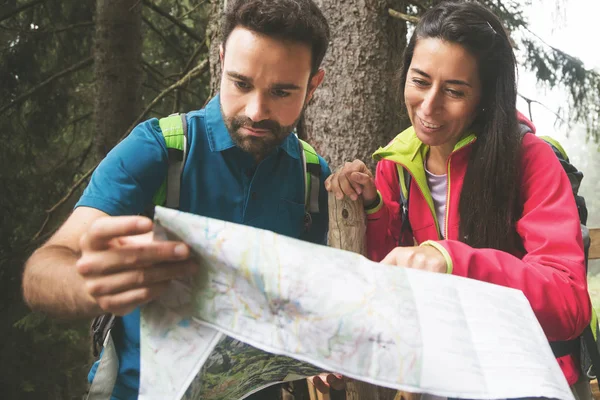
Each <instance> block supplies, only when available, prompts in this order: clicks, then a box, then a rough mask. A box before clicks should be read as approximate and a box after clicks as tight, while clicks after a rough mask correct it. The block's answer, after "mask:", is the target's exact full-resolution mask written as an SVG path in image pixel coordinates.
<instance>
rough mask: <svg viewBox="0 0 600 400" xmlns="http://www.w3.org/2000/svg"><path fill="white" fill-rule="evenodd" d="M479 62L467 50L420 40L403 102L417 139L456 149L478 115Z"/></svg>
mask: <svg viewBox="0 0 600 400" xmlns="http://www.w3.org/2000/svg"><path fill="white" fill-rule="evenodd" d="M480 98H481V82H480V78H479V69H478V63H477V60H476V59H475V57H474V56H473V55H471V54H470V53H469V52H468V51H467V50H466V49H465V48H464V47H462V46H461V45H459V44H456V43H450V42H446V41H443V40H441V39H437V38H427V39H418V40H417V43H416V46H415V51H414V54H413V58H412V60H411V63H410V67H409V69H408V74H407V77H406V85H405V87H404V100H405V103H406V108H407V110H408V115H409V117H410V120H411V122H412V125H413V127H414V129H415V132H416V134H417V137H418V138H419V139H420V140H421V141H422V142H423V143H425V144H427V145H429V146H444V147H448V148H450V149H453V148H454V146H455V145H456V143H457V142H458V141H459V140H460V138H461V137H462V136H463V134H464V133H465V132H466V130H467V129H469V127H470V126H471V124H472V123H473V121H474V120H475V117H476V116H477V113H478V111H479V103H480Z"/></svg>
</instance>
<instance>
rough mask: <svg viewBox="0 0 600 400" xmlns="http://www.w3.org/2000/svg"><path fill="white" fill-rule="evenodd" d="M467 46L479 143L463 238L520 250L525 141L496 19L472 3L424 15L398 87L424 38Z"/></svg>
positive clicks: (470, 171) (462, 209)
mask: <svg viewBox="0 0 600 400" xmlns="http://www.w3.org/2000/svg"><path fill="white" fill-rule="evenodd" d="M427 38H437V39H441V40H444V41H447V42H450V43H456V44H459V45H461V46H463V47H464V48H465V49H466V50H467V51H469V52H470V53H471V54H472V55H473V56H475V58H476V60H477V62H478V67H479V77H480V79H481V88H482V91H481V101H480V104H479V108H478V109H479V112H478V115H477V117H476V118H475V122H474V123H473V126H472V127H471V129H472V131H473V132H474V133H475V134H476V136H477V140H476V141H475V143H474V144H473V145H472V147H473V148H472V152H471V156H470V159H469V164H468V167H467V173H466V176H465V180H464V185H463V189H462V193H461V197H460V205H459V214H460V226H459V232H460V240H461V241H462V242H464V243H467V244H469V245H470V246H473V247H476V248H484V247H486V248H494V249H498V250H504V251H508V252H512V251H515V250H518V249H521V248H522V245H521V240H520V238H519V236H518V235H517V232H516V228H515V225H516V221H517V219H518V218H519V216H520V214H521V211H520V208H521V206H520V201H519V198H520V190H519V188H520V168H519V163H520V148H521V137H520V134H519V130H518V123H517V117H516V101H517V88H516V60H515V55H514V52H513V49H512V46H511V44H510V40H509V37H508V35H507V33H506V31H505V30H504V28H503V26H502V23H501V22H500V21H499V20H498V18H497V17H496V16H495V15H494V14H493V13H492V12H490V11H489V10H488V9H486V8H485V7H483V6H481V5H479V4H477V3H474V2H460V3H454V2H445V3H441V4H439V5H438V6H436V7H434V8H432V9H430V10H428V11H427V12H425V13H424V14H423V16H422V17H421V20H420V21H419V23H418V24H417V26H416V28H415V32H414V33H413V35H412V37H411V39H410V42H409V44H408V46H407V47H406V50H405V52H404V57H403V65H402V69H401V71H400V89H401V93H404V88H405V86H406V76H407V73H408V69H409V66H410V63H411V61H412V57H413V54H414V50H415V46H416V44H417V42H418V41H419V40H420V39H427Z"/></svg>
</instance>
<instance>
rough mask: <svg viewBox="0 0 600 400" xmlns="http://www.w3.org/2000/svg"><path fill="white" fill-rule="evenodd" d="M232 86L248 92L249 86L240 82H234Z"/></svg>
mask: <svg viewBox="0 0 600 400" xmlns="http://www.w3.org/2000/svg"><path fill="white" fill-rule="evenodd" d="M233 84H234V85H235V86H236V87H237V88H238V89H241V90H248V89H250V85H249V84H247V83H246V82H242V81H234V82H233Z"/></svg>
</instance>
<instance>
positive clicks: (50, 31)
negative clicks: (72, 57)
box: [0, 21, 96, 35]
mask: <svg viewBox="0 0 600 400" xmlns="http://www.w3.org/2000/svg"><path fill="white" fill-rule="evenodd" d="M95 25H96V23H95V22H93V21H88V22H80V23H77V24H72V25H67V26H63V27H61V28H56V29H48V30H42V29H14V28H9V27H7V26H5V25H0V29H2V30H5V31H9V32H17V33H20V34H22V35H40V34H44V35H52V34H55V33H61V32H65V31H69V30H71V29H76V28H85V27H88V26H95Z"/></svg>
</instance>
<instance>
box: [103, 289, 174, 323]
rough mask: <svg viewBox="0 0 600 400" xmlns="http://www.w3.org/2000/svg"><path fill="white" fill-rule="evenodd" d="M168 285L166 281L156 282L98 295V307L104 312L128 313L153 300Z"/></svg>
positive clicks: (120, 314) (119, 314)
mask: <svg viewBox="0 0 600 400" xmlns="http://www.w3.org/2000/svg"><path fill="white" fill-rule="evenodd" d="M168 286H169V283H168V282H163V283H157V284H155V285H151V286H148V287H144V288H138V289H134V290H129V291H127V292H123V293H119V294H115V295H108V296H103V297H100V298H98V299H97V300H96V302H97V303H98V305H99V306H100V308H102V309H103V310H104V311H106V312H110V313H112V314H115V315H118V316H123V315H126V314H129V313H130V312H132V311H133V310H135V309H136V308H137V307H139V306H141V305H143V304H146V303H148V302H150V301H151V300H154V299H155V298H157V297H158V296H160V295H161V294H162V293H163V292H164V291H165V290H166V289H167V287H168Z"/></svg>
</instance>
